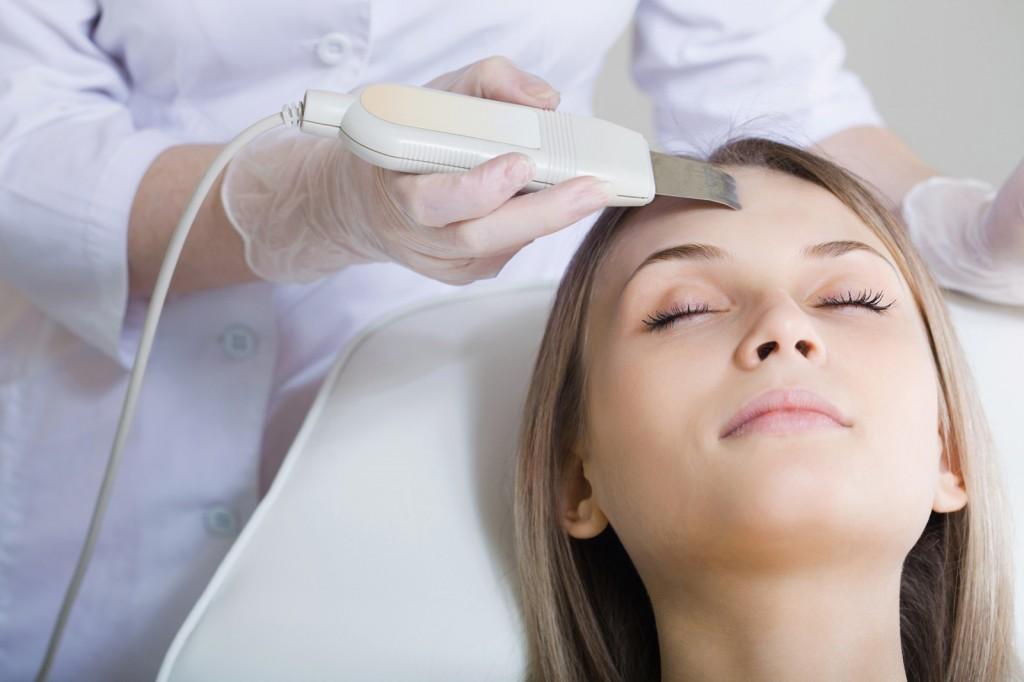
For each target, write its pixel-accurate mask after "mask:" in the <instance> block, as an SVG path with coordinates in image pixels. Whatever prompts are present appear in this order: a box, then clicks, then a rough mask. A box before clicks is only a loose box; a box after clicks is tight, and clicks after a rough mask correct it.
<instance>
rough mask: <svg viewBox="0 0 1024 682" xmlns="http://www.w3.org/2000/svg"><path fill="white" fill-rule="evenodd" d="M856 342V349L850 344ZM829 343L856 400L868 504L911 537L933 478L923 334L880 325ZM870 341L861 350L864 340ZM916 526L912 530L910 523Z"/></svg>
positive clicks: (932, 396) (930, 377) (930, 392)
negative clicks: (900, 523)
mask: <svg viewBox="0 0 1024 682" xmlns="http://www.w3.org/2000/svg"><path fill="white" fill-rule="evenodd" d="M858 341H861V343H862V344H863V343H867V345H866V346H864V345H861V347H860V350H859V351H858V349H857V348H854V347H852V344H856V343H858ZM838 343H839V342H836V343H835V344H833V347H834V348H836V350H837V352H838V353H842V354H843V355H842V357H848V358H851V359H856V362H844V363H843V372H842V374H843V379H842V381H844V382H845V385H846V386H848V387H849V389H850V393H849V395H850V398H851V400H853V401H855V405H856V407H857V422H858V427H857V429H856V430H857V431H858V433H857V438H858V441H859V443H860V444H861V447H862V449H863V452H862V456H863V458H864V465H865V467H867V470H866V472H865V473H866V475H867V480H868V481H870V487H869V488H868V490H867V493H868V495H869V496H870V499H871V501H872V505H871V506H870V507H869V509H871V510H873V511H877V512H879V513H880V514H883V515H887V516H888V519H889V523H891V524H894V523H895V522H896V519H903V522H904V523H905V524H906V532H907V533H908V534H910V535H912V536H913V538H912V539H913V540H916V537H917V534H919V532H920V530H921V529H922V528H923V527H924V524H925V522H926V521H927V519H928V514H929V513H930V509H931V504H932V500H933V498H934V495H935V489H936V484H937V481H938V466H939V457H940V455H941V443H940V440H939V436H938V429H939V423H938V409H939V408H938V391H939V385H938V378H937V373H936V369H935V365H934V364H933V362H932V358H931V352H930V350H929V347H928V344H927V341H926V340H925V339H924V338H923V337H918V336H915V335H913V334H908V333H906V331H904V332H902V333H899V331H898V330H892V332H891V333H890V332H888V331H886V332H881V333H878V334H875V335H873V336H872V337H871V339H870V340H863V339H861V340H858V339H857V338H856V337H855V336H849V337H847V338H846V340H845V341H844V342H842V343H846V344H850V345H851V347H849V348H842V347H841V346H839V345H838ZM865 347H867V348H870V352H865V351H864V348H865ZM915 529H916V530H915Z"/></svg>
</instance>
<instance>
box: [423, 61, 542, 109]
mask: <svg viewBox="0 0 1024 682" xmlns="http://www.w3.org/2000/svg"><path fill="white" fill-rule="evenodd" d="M427 85H428V87H434V88H439V89H442V90H448V91H450V92H457V93H460V94H463V95H471V96H473V97H484V98H487V99H493V100H498V101H501V102H510V103H512V104H525V105H527V106H531V107H539V108H542V109H554V108H556V107H557V106H558V103H559V100H560V99H561V98H560V95H559V94H558V91H557V90H555V89H554V88H553V87H551V85H550V84H549V83H548V82H547V81H545V80H544V79H542V78H540V77H539V76H535V75H533V74H532V73H529V72H527V71H523V70H522V69H520V68H519V67H518V66H516V65H515V63H514V62H513V61H512V60H511V59H508V58H507V57H500V56H497V57H488V58H486V59H481V60H480V61H478V62H474V63H473V64H470V65H469V66H466V67H464V68H462V69H459V70H458V71H454V72H452V73H447V74H445V75H443V76H440V77H438V78H435V79H434V80H433V81H431V82H430V83H428V84H427Z"/></svg>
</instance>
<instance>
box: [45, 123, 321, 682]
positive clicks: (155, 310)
mask: <svg viewBox="0 0 1024 682" xmlns="http://www.w3.org/2000/svg"><path fill="white" fill-rule="evenodd" d="M301 118H302V105H301V104H286V105H285V106H284V107H283V108H282V110H281V113H278V114H274V115H273V116H267V117H266V118H264V119H262V120H260V121H258V122H257V123H254V124H253V125H251V126H249V127H248V128H246V129H245V130H243V131H242V132H241V133H239V134H238V135H237V136H236V137H235V138H234V139H233V140H231V141H230V142H228V143H227V144H226V145H225V146H224V149H222V150H221V152H220V154H218V155H217V157H216V158H215V159H214V160H213V162H212V163H211V164H210V167H209V169H207V171H206V174H205V175H203V178H202V180H200V181H199V186H198V187H196V189H195V191H194V192H193V193H192V198H191V199H190V200H189V202H188V205H187V206H186V207H185V212H184V213H183V214H182V216H181V220H179V221H178V225H177V227H175V228H174V232H173V233H171V240H170V243H169V244H168V245H167V251H166V252H165V253H164V260H163V263H162V264H161V266H160V274H159V275H158V276H157V279H156V285H155V286H154V287H153V295H152V297H151V298H150V303H149V309H148V310H147V312H146V322H145V324H144V325H143V327H142V339H141V340H140V341H139V349H138V352H137V353H136V355H135V363H134V365H132V373H131V377H130V378H129V380H128V392H127V394H126V395H125V397H124V404H123V405H122V407H121V417H120V418H119V420H118V423H117V433H116V434H115V436H114V444H113V447H112V448H111V450H110V456H109V457H108V459H107V469H106V472H105V473H104V474H103V482H102V483H101V484H100V491H99V494H98V496H97V498H96V505H95V507H93V512H92V520H91V521H90V522H89V531H88V533H87V534H86V537H85V544H84V545H83V546H82V551H81V553H80V554H79V555H78V563H77V564H76V565H75V572H74V573H73V574H72V576H71V582H70V583H68V589H67V592H65V594H64V601H63V602H62V603H61V607H60V612H59V613H58V615H57V622H56V624H55V625H54V627H53V631H52V633H51V634H50V640H49V643H48V644H47V646H46V655H45V657H44V658H43V663H42V666H41V667H40V668H39V672H38V674H37V675H36V682H46V678H47V676H48V675H49V674H50V668H51V667H52V666H53V661H54V659H55V657H56V655H57V648H58V647H59V646H60V640H61V636H62V635H63V633H64V627H65V626H66V625H67V620H68V616H69V615H70V613H71V608H72V606H74V603H75V599H76V597H77V596H78V591H79V588H81V586H82V580H83V579H84V578H85V571H86V569H87V568H88V567H89V561H90V560H91V559H92V553H93V549H94V548H95V545H96V538H97V537H98V536H99V532H100V527H101V526H102V524H103V515H104V513H105V512H106V509H107V503H108V502H109V499H110V491H111V489H112V488H113V483H114V475H115V474H116V473H117V468H118V466H119V465H120V462H121V453H122V450H123V449H124V444H125V440H126V439H127V436H128V428H129V427H130V426H131V423H132V417H133V416H134V415H135V402H136V400H137V398H138V395H139V389H140V388H141V387H142V375H143V373H144V372H145V371H146V365H147V363H148V362H149V351H150V349H151V348H152V346H153V337H154V336H155V335H156V325H157V323H158V322H159V321H160V313H161V312H162V311H163V308H164V301H165V300H166V298H167V291H168V289H169V288H170V286H171V276H172V275H173V274H174V268H175V267H176V266H177V264H178V258H179V257H180V256H181V250H182V248H183V247H184V246H185V238H186V237H188V233H189V230H191V229H192V222H193V221H194V220H195V218H196V214H197V213H198V212H199V207H200V206H201V205H202V203H203V200H204V199H206V195H207V194H208V193H209V191H210V187H212V186H213V183H214V182H215V181H216V179H217V176H218V175H220V172H221V171H222V170H223V169H224V167H225V166H226V165H227V164H228V161H230V160H231V157H233V156H234V155H235V154H237V153H238V150H239V149H241V148H242V147H244V146H245V145H246V144H248V143H249V142H250V141H252V140H253V139H254V138H255V137H257V136H259V135H260V134H261V133H264V132H266V131H268V130H270V129H271V128H275V127H277V126H279V125H282V124H283V125H291V126H294V125H298V124H299V122H300V121H301Z"/></svg>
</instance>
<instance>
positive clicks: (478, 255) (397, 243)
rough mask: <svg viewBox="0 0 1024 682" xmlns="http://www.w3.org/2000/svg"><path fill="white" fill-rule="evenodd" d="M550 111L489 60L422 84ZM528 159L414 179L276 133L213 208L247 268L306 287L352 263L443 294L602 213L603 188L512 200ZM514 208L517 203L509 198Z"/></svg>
mask: <svg viewBox="0 0 1024 682" xmlns="http://www.w3.org/2000/svg"><path fill="white" fill-rule="evenodd" d="M427 86H428V87H434V88H438V89H442V90H449V91H451V92H458V93H462V94H466V95H473V96H477V97H487V98H490V99H496V100H502V101H506V102H513V103H517V104H526V105H530V106H536V107H546V108H554V107H555V106H557V104H558V100H559V96H558V93H557V92H556V91H555V90H554V89H552V88H551V86H550V85H548V84H547V83H545V82H544V81H543V80H541V79H539V78H537V77H535V76H532V75H530V74H528V73H526V72H524V71H521V70H519V69H518V68H516V66H515V65H514V64H513V63H512V62H510V61H509V60H508V59H505V58H502V57H492V58H489V59H485V60H482V61H480V62H476V63H475V64H471V65H469V66H467V67H465V68H463V69H460V70H458V71H454V72H451V73H447V74H445V75H443V76H440V77H439V78H436V79H434V80H433V81H431V82H430V83H428V84H427ZM533 173H534V168H533V162H532V160H531V159H530V158H529V157H528V156H526V155H524V154H517V153H511V154H505V155H502V156H499V157H497V158H494V159H491V160H490V161H488V162H486V163H483V164H480V165H479V166H477V167H475V168H473V169H471V170H470V171H468V172H462V173H431V174H424V175H415V174H407V173H398V172H395V171H390V170H385V169H382V168H378V167H376V166H373V165H372V164H369V163H366V162H365V161H363V160H361V159H359V158H358V157H356V156H355V155H354V154H352V153H350V152H349V151H347V150H346V149H345V146H344V145H343V144H342V143H341V142H339V141H336V140H333V139H328V138H323V137H317V136H314V135H309V134H306V133H302V132H300V131H298V130H296V129H294V128H289V129H275V130H272V131H270V132H268V133H266V134H264V135H261V136H260V137H259V138H257V139H256V140H254V141H253V142H252V143H250V144H249V145H247V146H246V147H244V148H243V149H242V150H240V152H239V154H238V155H237V156H236V157H235V158H234V159H233V160H232V161H231V163H230V164H229V165H228V168H227V170H226V172H225V176H224V181H223V183H222V186H221V197H222V199H223V204H224V209H225V212H226V213H227V216H228V219H229V220H230V222H231V224H232V225H233V226H234V227H235V230H236V231H237V232H238V233H239V234H240V235H241V237H242V240H243V242H244V243H245V257H246V262H247V263H248V265H249V268H250V269H251V270H252V271H253V272H254V273H255V274H257V275H258V276H259V277H261V278H263V279H266V280H271V281H278V282H306V281H310V280H313V279H315V278H317V277H321V276H324V275H327V274H330V273H333V272H336V271H337V270H339V269H341V268H344V267H346V266H347V265H350V264H354V263H368V262H385V261H392V262H396V263H400V264H402V265H404V266H406V267H408V268H410V269H412V270H415V271H416V272H419V273H421V274H423V275H426V276H428V277H431V278H433V279H436V280H439V281H441V282H445V283H448V284H466V283H469V282H472V281H474V280H478V279H486V278H490V277H493V276H495V275H496V274H497V273H498V272H499V271H500V270H501V268H502V267H503V266H504V265H505V263H507V262H508V261H509V259H511V258H512V256H514V255H515V254H516V252H517V251H519V249H521V248H523V247H524V246H526V245H527V244H529V243H530V242H532V241H533V240H534V239H537V238H538V237H541V236H544V235H546V234H549V233H551V232H554V231H556V230H559V229H561V228H563V227H566V226H568V225H571V224H573V223H575V222H577V221H578V220H580V219H582V218H584V217H585V216H587V215H589V214H591V213H593V212H595V211H597V210H598V209H600V208H601V207H603V206H604V205H605V204H606V203H607V201H608V198H609V196H610V186H609V184H608V183H606V182H605V181H602V180H598V179H597V178H591V177H581V178H574V179H572V180H568V181H566V182H563V183H559V184H558V185H555V186H553V187H550V188H547V189H544V190H541V191H539V192H534V193H530V194H524V195H522V196H518V197H514V195H515V194H516V192H518V191H519V190H520V189H522V188H523V186H525V185H526V184H527V183H529V182H530V180H531V179H532V178H533ZM513 197H514V198H513Z"/></svg>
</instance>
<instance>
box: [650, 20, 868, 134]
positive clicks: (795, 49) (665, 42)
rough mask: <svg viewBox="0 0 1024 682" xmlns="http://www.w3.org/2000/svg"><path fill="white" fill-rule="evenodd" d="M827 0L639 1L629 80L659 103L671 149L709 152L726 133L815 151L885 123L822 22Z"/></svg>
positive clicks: (660, 123)
mask: <svg viewBox="0 0 1024 682" xmlns="http://www.w3.org/2000/svg"><path fill="white" fill-rule="evenodd" d="M830 5H831V1H830V0H772V1H771V2H766V1H765V0H712V1H708V0H704V1H699V2H698V1H697V0H640V4H639V5H638V7H637V12H636V34H635V38H636V39H635V43H634V55H633V76H634V78H635V79H636V81H637V83H638V84H639V85H640V87H641V88H643V89H644V90H645V91H646V92H647V93H648V94H650V95H651V96H652V98H653V99H654V105H655V110H654V116H655V128H656V131H657V135H658V140H659V141H660V142H661V144H662V145H663V146H664V148H665V149H666V151H669V152H674V153H698V154H706V153H709V152H710V151H712V150H713V149H714V148H715V147H716V146H718V145H720V144H721V143H723V142H725V141H726V140H727V139H728V138H729V137H733V136H738V135H761V136H765V137H770V138H773V139H776V140H780V141H788V142H790V143H792V144H796V145H799V146H810V144H812V143H814V142H818V141H820V140H822V139H823V138H825V137H828V136H829V135H830V134H832V133H835V132H838V131H840V130H843V129H845V128H848V127H851V126H857V125H881V124H882V119H881V116H880V115H879V114H878V112H877V111H876V110H875V107H874V104H873V102H872V101H871V96H870V95H869V94H868V92H867V90H866V88H865V87H864V85H863V84H862V83H861V81H860V79H859V78H858V77H857V76H856V75H854V74H853V73H851V72H850V71H848V70H846V69H844V68H843V60H844V57H845V49H844V47H843V43H842V41H841V40H840V38H839V36H838V35H836V33H835V32H834V31H832V30H831V28H829V26H828V25H827V24H826V23H825V15H826V14H827V13H828V10H829V7H830Z"/></svg>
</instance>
